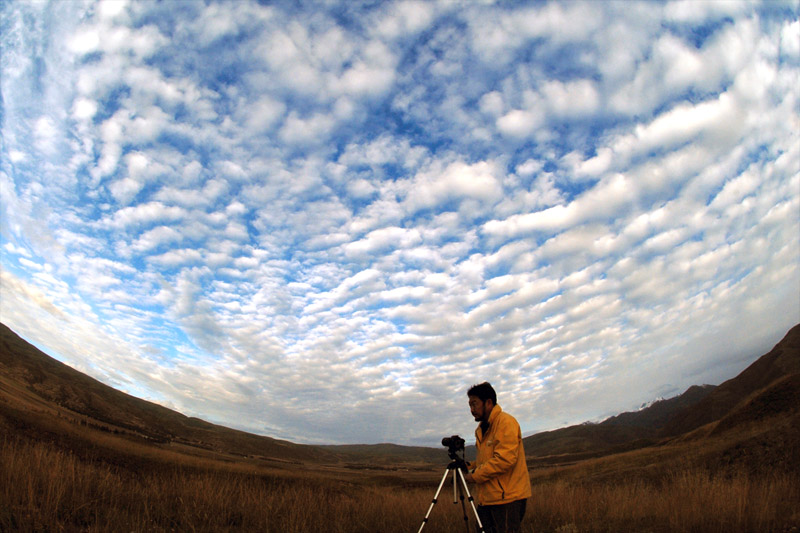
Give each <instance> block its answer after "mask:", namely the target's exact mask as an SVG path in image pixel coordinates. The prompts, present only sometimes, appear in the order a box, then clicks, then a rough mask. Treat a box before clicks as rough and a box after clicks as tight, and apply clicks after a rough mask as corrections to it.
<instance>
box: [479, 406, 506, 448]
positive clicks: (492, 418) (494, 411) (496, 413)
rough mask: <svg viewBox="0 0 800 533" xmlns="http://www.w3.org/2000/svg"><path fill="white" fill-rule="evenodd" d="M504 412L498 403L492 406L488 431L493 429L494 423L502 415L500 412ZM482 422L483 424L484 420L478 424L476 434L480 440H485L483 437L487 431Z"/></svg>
mask: <svg viewBox="0 0 800 533" xmlns="http://www.w3.org/2000/svg"><path fill="white" fill-rule="evenodd" d="M502 412H503V409H502V408H501V407H500V406H499V405H498V404H494V407H492V412H491V413H489V427H488V429H487V431H486V433H489V431H491V430H492V424H493V423H494V421H495V420H496V419H497V417H498V416H500V413H502ZM482 424H483V422H481V423H480V424H478V427H477V428H475V436H476V437H477V438H478V439H480V440H483V437H484V435H485V433H484V432H483V429H482V428H481V425H482Z"/></svg>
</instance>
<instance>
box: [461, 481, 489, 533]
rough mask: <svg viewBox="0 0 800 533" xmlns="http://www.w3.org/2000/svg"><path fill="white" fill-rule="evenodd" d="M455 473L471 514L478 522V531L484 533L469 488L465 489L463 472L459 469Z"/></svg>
mask: <svg viewBox="0 0 800 533" xmlns="http://www.w3.org/2000/svg"><path fill="white" fill-rule="evenodd" d="M456 472H457V474H456V475H457V476H458V477H459V479H460V480H461V484H462V485H463V486H464V492H465V493H466V495H467V499H468V500H469V503H470V505H472V512H474V513H475V520H477V521H478V530H479V531H481V532H482V531H484V529H483V524H482V523H481V518H480V517H479V516H478V509H477V507H475V500H473V499H472V494H470V493H469V488H468V487H467V480H466V479H464V472H462V471H461V470H460V469H456Z"/></svg>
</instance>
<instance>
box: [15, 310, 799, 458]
mask: <svg viewBox="0 0 800 533" xmlns="http://www.w3.org/2000/svg"><path fill="white" fill-rule="evenodd" d="M798 376H800V325H798V326H795V327H794V328H792V329H791V330H790V331H789V332H788V333H787V335H786V336H785V337H784V339H783V340H782V341H781V342H779V343H778V344H777V345H776V346H775V347H774V348H773V349H772V350H771V351H770V352H769V353H767V354H765V355H763V356H762V357H760V358H759V359H758V360H756V361H755V362H754V363H753V364H751V365H750V366H749V367H748V368H746V369H745V370H744V371H743V372H742V373H740V374H739V375H738V376H736V377H734V378H732V379H730V380H728V381H726V382H724V383H722V384H721V385H719V386H716V387H715V386H710V385H704V386H693V387H690V388H689V389H688V390H687V391H686V392H684V393H683V394H682V395H680V396H677V397H675V398H670V399H666V400H661V401H657V402H655V403H653V404H652V405H650V406H649V407H647V408H645V409H642V410H639V411H636V412H629V413H622V414H619V415H617V416H614V417H611V418H609V419H607V420H605V421H603V422H601V423H598V424H588V423H587V424H580V425H575V426H570V427H566V428H562V429H558V430H554V431H547V432H543V433H538V434H535V435H532V436H529V437H526V438H525V439H524V442H525V449H526V455H527V456H528V457H529V463H532V464H555V463H564V462H569V461H575V460H580V459H585V458H591V457H600V456H604V455H609V454H613V453H618V452H623V451H628V450H633V449H638V448H644V447H647V446H652V445H659V444H661V443H664V442H666V441H669V440H672V439H678V438H701V437H710V436H714V435H720V434H722V433H725V432H730V431H735V430H737V429H738V428H742V427H747V426H752V425H753V424H758V423H761V422H763V421H764V420H772V421H775V420H778V419H780V420H781V421H782V422H780V423H776V424H774V425H775V427H776V428H777V429H776V431H778V433H775V435H773V436H772V437H768V438H767V437H764V438H767V441H769V439H773V440H774V439H777V441H781V439H783V441H781V442H783V444H784V445H783V448H782V449H784V450H788V452H786V453H789V454H793V453H794V450H797V449H798V443H797V441H798V440H800V437H798V436H797V435H796V433H797V432H796V431H795V432H792V431H791V428H790V429H789V430H788V432H787V431H782V430H781V429H780V428H781V427H783V426H782V424H783V425H785V424H789V426H791V424H795V422H797V421H798V409H800V407H799V406H800V402H798V401H797V400H798V397H800V393H798V390H800V389H799V387H800V377H798ZM781 417H782V418H781ZM795 425H798V424H795ZM0 428H2V429H4V430H7V431H10V432H13V433H15V434H18V435H24V436H26V438H29V439H34V440H35V439H39V440H42V439H44V440H48V441H50V442H55V443H62V445H63V446H65V447H70V448H71V449H72V448H78V449H80V448H91V449H96V448H97V444H96V443H95V442H90V438H89V437H88V436H87V432H86V431H81V430H80V428H92V429H93V430H95V433H97V432H100V433H105V434H112V435H115V436H116V437H118V438H121V439H126V440H128V441H131V442H137V443H140V444H142V445H148V446H156V447H160V448H164V449H180V450H184V451H191V450H196V451H204V452H208V453H216V454H221V455H230V456H235V457H249V458H258V459H261V460H269V461H273V462H283V463H289V464H291V463H309V464H342V463H350V464H362V465H363V464H367V465H392V464H397V463H434V464H441V463H442V462H443V461H444V460H446V456H445V455H444V454H443V452H442V449H435V448H421V447H408V446H399V445H394V444H379V445H349V446H311V445H301V444H295V443H291V442H288V441H283V440H278V439H273V438H270V437H266V436H260V435H253V434H250V433H246V432H243V431H238V430H234V429H230V428H226V427H223V426H220V425H215V424H211V423H209V422H205V421H203V420H200V419H197V418H191V417H187V416H185V415H183V414H180V413H178V412H175V411H172V410H170V409H167V408H165V407H162V406H160V405H157V404H154V403H151V402H147V401H144V400H141V399H138V398H135V397H133V396H130V395H128V394H125V393H123V392H120V391H117V390H115V389H113V388H111V387H108V386H106V385H104V384H103V383H101V382H99V381H97V380H95V379H93V378H91V377H89V376H86V375H85V374H82V373H80V372H78V371H76V370H74V369H72V368H70V367H69V366H67V365H64V364H63V363H60V362H58V361H56V360H55V359H53V358H51V357H49V356H47V355H46V354H44V353H42V352H41V351H40V350H38V349H37V348H36V347H34V346H32V345H30V344H29V343H27V342H26V341H24V340H23V339H21V338H20V337H19V336H17V335H16V334H15V333H14V332H13V331H11V330H10V329H9V328H7V327H6V326H4V325H0ZM763 433H764V432H762V434H763ZM767 433H769V432H767ZM762 436H763V435H762ZM467 438H469V436H467ZM777 441H776V442H777ZM784 441H785V442H784ZM765 442H766V441H765ZM768 444H769V442H767V444H764V443H755V444H754V446H755V447H756V448H759V447H760V448H763V447H764V446H766V445H768ZM778 446H779V447H780V446H781V443H780V442H779V443H778ZM732 453H734V452H732ZM468 454H469V449H468ZM797 455H798V456H800V453H798V454H797ZM770 460H771V461H773V462H775V461H777V462H781V461H782V462H784V463H786V462H787V461H788V462H789V463H792V460H791V457H789V458H788V459H787V457H784V456H781V457H777V458H776V457H773V458H772V459H770Z"/></svg>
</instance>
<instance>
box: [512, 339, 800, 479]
mask: <svg viewBox="0 0 800 533" xmlns="http://www.w3.org/2000/svg"><path fill="white" fill-rule="evenodd" d="M798 383H800V324H798V325H796V326H794V327H793V328H792V329H791V330H789V332H788V333H787V334H786V335H785V336H784V338H783V339H782V340H781V341H780V342H779V343H778V344H776V345H775V347H774V348H773V349H772V350H770V352H768V353H767V354H765V355H763V356H761V357H760V358H758V359H757V360H756V361H755V362H753V363H752V364H751V365H750V366H748V367H747V368H746V369H745V370H743V371H742V372H741V373H740V374H739V375H737V376H736V377H734V378H732V379H729V380H728V381H725V382H724V383H722V384H720V385H718V386H712V385H703V386H692V387H690V388H689V389H688V390H687V391H686V392H684V393H683V394H681V395H680V396H676V397H675V398H670V399H667V400H661V401H658V402H655V403H653V404H652V405H651V406H649V407H647V408H645V409H642V410H640V411H636V412H630V413H622V414H620V415H617V416H614V417H611V418H609V419H607V420H604V421H603V422H600V423H598V424H580V425H575V426H569V427H566V428H561V429H557V430H554V431H547V432H543V433H537V434H535V435H532V436H530V437H526V438H525V439H524V442H525V452H526V454H527V455H528V456H529V457H532V458H538V461H539V462H544V463H556V462H561V463H563V462H568V461H574V460H579V459H584V458H589V457H598V456H602V455H608V454H611V453H617V452H622V451H627V450H633V449H637V448H643V447H646V446H651V445H657V444H660V443H664V442H666V441H669V440H670V439H676V438H679V437H680V438H692V437H697V435H701V436H718V435H720V434H722V433H724V432H726V431H734V430H736V429H741V428H742V427H745V426H748V425H749V426H752V425H753V424H754V423H756V422H765V421H767V422H769V424H767V427H770V429H769V430H766V431H765V433H770V434H772V433H775V440H776V443H777V448H779V449H780V450H782V451H781V454H782V455H781V457H783V459H780V460H778V459H776V460H778V461H779V462H780V461H783V462H784V463H785V464H791V465H792V467H793V468H796V467H797V465H798V464H800V460H795V459H793V458H792V456H793V455H796V456H797V457H800V430H795V429H794V428H800V401H797V400H798V395H799V394H800V393H798ZM770 419H771V420H770ZM787 424H788V426H787ZM792 424H794V427H792ZM784 426H787V427H784ZM701 428H705V430H706V431H704V432H703V431H700V432H699V433H695V432H696V431H699V430H700V429H701ZM784 429H786V430H787V431H783V430H784ZM778 433H780V436H778ZM770 438H772V437H770ZM737 446H744V445H741V444H739V445H737ZM759 446H760V447H763V446H761V445H759ZM784 452H785V453H784ZM795 452H797V453H796V454H795ZM772 462H774V460H773V461H772Z"/></svg>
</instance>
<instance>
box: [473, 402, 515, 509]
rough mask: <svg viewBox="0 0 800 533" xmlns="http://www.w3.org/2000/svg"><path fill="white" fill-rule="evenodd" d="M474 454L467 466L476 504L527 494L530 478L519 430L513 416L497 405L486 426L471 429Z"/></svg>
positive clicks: (502, 500) (494, 502) (507, 499)
mask: <svg viewBox="0 0 800 533" xmlns="http://www.w3.org/2000/svg"><path fill="white" fill-rule="evenodd" d="M475 444H476V447H477V448H478V457H477V459H476V460H475V462H474V463H470V464H469V465H468V466H469V468H470V469H472V468H474V469H475V471H474V472H473V473H472V476H473V478H474V480H475V483H476V487H475V493H476V498H475V499H476V500H477V501H478V503H479V504H480V505H497V504H501V503H511V502H513V501H516V500H521V499H524V498H530V496H531V478H530V475H529V474H528V466H527V464H526V463H525V449H524V448H523V446H522V432H521V431H520V429H519V424H518V423H517V421H516V419H515V418H514V417H513V416H511V415H510V414H508V413H504V412H503V410H502V409H501V408H500V406H499V405H495V406H494V407H493V408H492V412H491V413H490V414H489V429H488V430H487V431H486V434H485V435H484V434H483V431H482V430H481V427H480V426H478V427H477V429H475Z"/></svg>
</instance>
